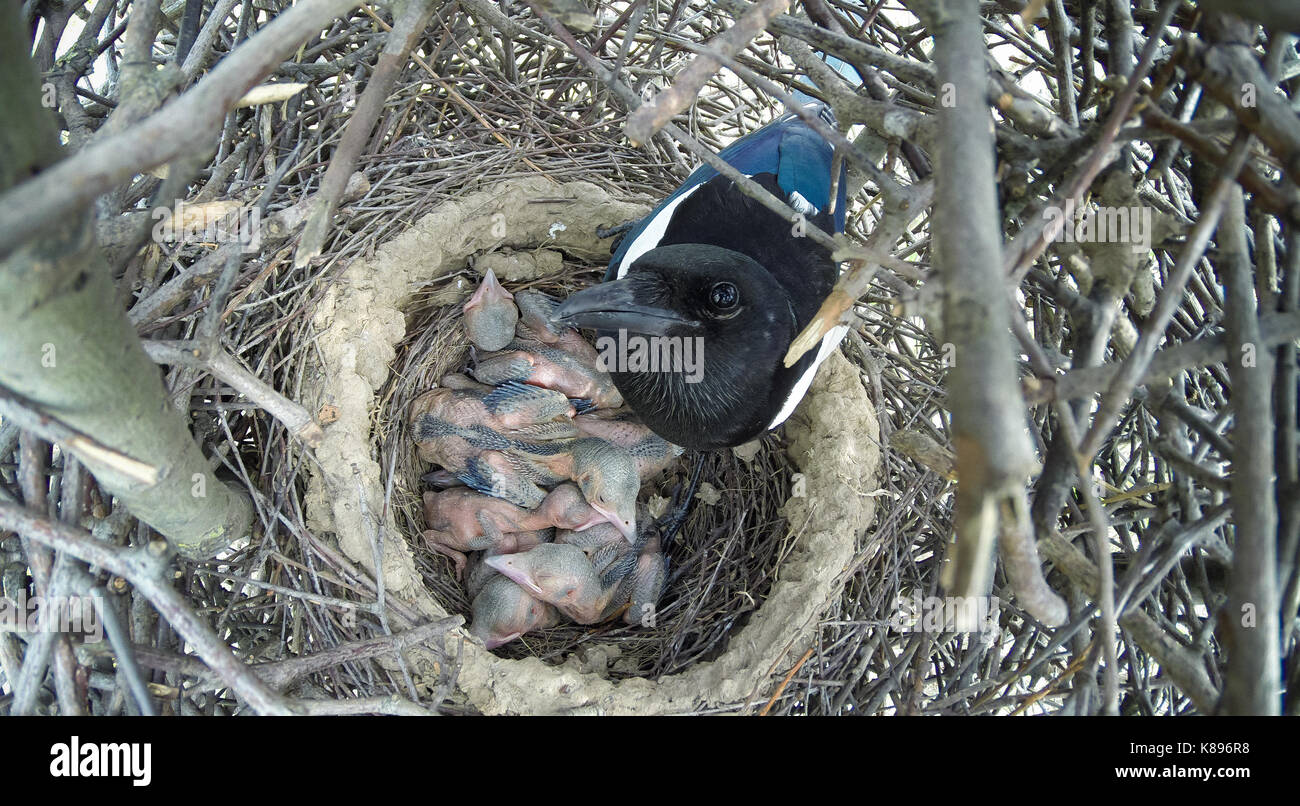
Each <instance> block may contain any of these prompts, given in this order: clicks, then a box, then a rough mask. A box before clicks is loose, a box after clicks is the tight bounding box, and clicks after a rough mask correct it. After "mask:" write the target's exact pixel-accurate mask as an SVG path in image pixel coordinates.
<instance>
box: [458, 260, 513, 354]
mask: <svg viewBox="0 0 1300 806" xmlns="http://www.w3.org/2000/svg"><path fill="white" fill-rule="evenodd" d="M518 321H519V309H517V308H516V307H515V303H514V296H512V295H511V294H510V292H509V291H507V290H505V289H504V288H502V287H501V284H500V283H498V282H497V276H496V275H495V274H494V273H493V272H492V270H491V269H488V272H487V274H486V275H485V276H484V277H483V282H482V283H480V284H479V287H478V289H477V290H476V291H475V292H474V294H473V296H471V297H470V298H469V301H468V302H466V303H465V335H466V336H469V340H470V341H471V342H473V344H474V346H475V347H477V348H479V349H480V350H488V351H493V350H503V349H505V347H506V345H507V344H509V343H510V342H511V340H512V339H514V337H515V324H516V323H517V322H518Z"/></svg>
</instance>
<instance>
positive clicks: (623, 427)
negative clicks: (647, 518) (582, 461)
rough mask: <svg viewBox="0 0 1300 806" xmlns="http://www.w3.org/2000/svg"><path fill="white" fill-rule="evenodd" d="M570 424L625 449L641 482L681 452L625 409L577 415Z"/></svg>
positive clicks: (649, 477) (666, 465)
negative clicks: (630, 455)
mask: <svg viewBox="0 0 1300 806" xmlns="http://www.w3.org/2000/svg"><path fill="white" fill-rule="evenodd" d="M573 424H574V425H575V426H577V428H578V430H579V431H581V432H582V433H584V434H587V435H588V436H593V437H599V438H600V439H603V440H605V441H606V442H611V443H613V444H615V445H618V446H619V447H621V448H627V450H628V453H631V454H632V459H633V461H635V462H636V470H637V475H639V476H640V477H641V480H642V481H646V480H647V479H652V478H654V477H655V476H657V475H659V474H660V473H662V472H663V471H664V470H666V469H667V468H668V466H669V465H671V464H672V463H673V462H674V461H675V460H676V459H677V457H679V456H681V455H682V452H683V451H682V448H681V447H680V446H677V445H674V444H672V443H671V442H669V441H668V440H666V439H664V438H663V437H661V436H659V435H658V434H656V433H655V432H653V431H651V430H650V429H649V428H647V427H646V426H645V425H643V424H642V423H641V421H640V420H638V419H637V417H636V415H635V414H633V413H632V412H631V411H629V410H626V409H625V410H621V411H593V412H588V413H587V414H580V415H578V416H577V417H574V418H573Z"/></svg>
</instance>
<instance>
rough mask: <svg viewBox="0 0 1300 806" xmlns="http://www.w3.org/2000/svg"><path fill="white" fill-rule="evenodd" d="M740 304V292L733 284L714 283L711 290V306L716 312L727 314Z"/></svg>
mask: <svg viewBox="0 0 1300 806" xmlns="http://www.w3.org/2000/svg"><path fill="white" fill-rule="evenodd" d="M738 304H740V292H739V291H738V290H736V286H735V285H733V284H732V283H725V282H724V283H714V284H713V288H711V289H709V306H710V307H712V308H713V309H714V310H715V311H719V312H721V313H726V312H727V311H730V310H732V309H733V308H735V307H736V306H737V305H738Z"/></svg>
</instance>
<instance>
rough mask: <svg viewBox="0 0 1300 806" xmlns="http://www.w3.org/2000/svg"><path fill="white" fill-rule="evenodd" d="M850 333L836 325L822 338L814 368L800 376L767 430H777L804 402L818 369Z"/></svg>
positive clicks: (843, 326) (846, 328) (846, 327)
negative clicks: (802, 401)
mask: <svg viewBox="0 0 1300 806" xmlns="http://www.w3.org/2000/svg"><path fill="white" fill-rule="evenodd" d="M848 332H849V326H848V325H836V326H835V327H833V328H831V329H830V330H829V331H827V332H826V335H825V336H822V343H821V347H820V348H818V350H817V358H816V360H814V361H813V362H812V366H810V367H808V369H807V370H805V371H804V374H803V375H801V376H799V380H798V381H796V382H795V385H794V387H793V388H792V389H791V390H790V396H789V397H787V398H786V399H785V405H784V406H782V407H781V413H780V414H778V415H776V419H775V420H773V421H772V422H770V423H768V426H767V430H769V431H771V430H772V429H773V428H776V427H777V426H778V425H780V424H781V423H783V422H785V420H786V418H787V417H789V416H790V415H791V414H793V413H794V410H795V407H796V406H798V405H799V401H800V400H803V396H804V395H805V394H806V393H807V392H808V387H809V386H812V382H813V378H815V377H816V376H817V368H818V367H820V366H821V365H822V362H823V361H825V360H826V356H828V355H830V354H831V353H832V352H834V351H835V348H836V347H839V346H840V342H841V341H843V340H844V336H845V335H846V334H847V333H848Z"/></svg>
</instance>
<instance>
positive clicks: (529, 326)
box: [472, 291, 623, 409]
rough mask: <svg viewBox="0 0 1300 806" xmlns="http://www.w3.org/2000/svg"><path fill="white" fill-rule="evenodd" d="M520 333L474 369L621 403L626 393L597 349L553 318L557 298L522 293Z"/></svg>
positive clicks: (487, 376)
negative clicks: (604, 368) (601, 361)
mask: <svg viewBox="0 0 1300 806" xmlns="http://www.w3.org/2000/svg"><path fill="white" fill-rule="evenodd" d="M518 300H519V310H520V313H521V319H520V322H519V327H517V328H516V333H518V338H516V339H515V340H513V341H512V342H511V343H510V344H509V345H508V347H507V348H506V351H505V352H500V353H497V354H495V355H490V356H485V357H484V358H483V360H482V361H480V362H479V364H478V366H477V367H476V368H475V369H474V370H473V371H472V374H473V375H474V377H475V378H476V379H478V380H479V381H482V382H483V383H489V384H498V383H503V382H505V381H520V382H522V383H529V384H533V385H535V386H542V387H545V388H547V389H556V390H559V391H561V392H563V393H564V394H565V395H567V396H569V397H571V398H574V399H579V400H585V401H587V402H586V404H584V405H585V407H587V408H590V407H595V408H602V409H603V408H617V407H619V406H621V405H623V396H622V395H620V394H619V392H618V389H616V388H615V387H614V382H613V380H612V379H611V378H610V377H609V373H607V372H604V371H602V370H601V369H600V367H599V361H598V356H597V353H596V350H595V348H593V347H592V346H591V345H590V344H588V343H587V341H586V340H585V339H583V338H582V336H580V335H579V334H578V332H577V331H576V330H573V329H572V328H567V327H560V326H557V325H555V324H553V323H552V322H551V321H550V315H551V312H552V311H554V310H555V306H556V302H555V300H553V299H551V298H550V297H547V296H546V295H544V294H539V293H537V292H534V291H520V292H519V295H518Z"/></svg>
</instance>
